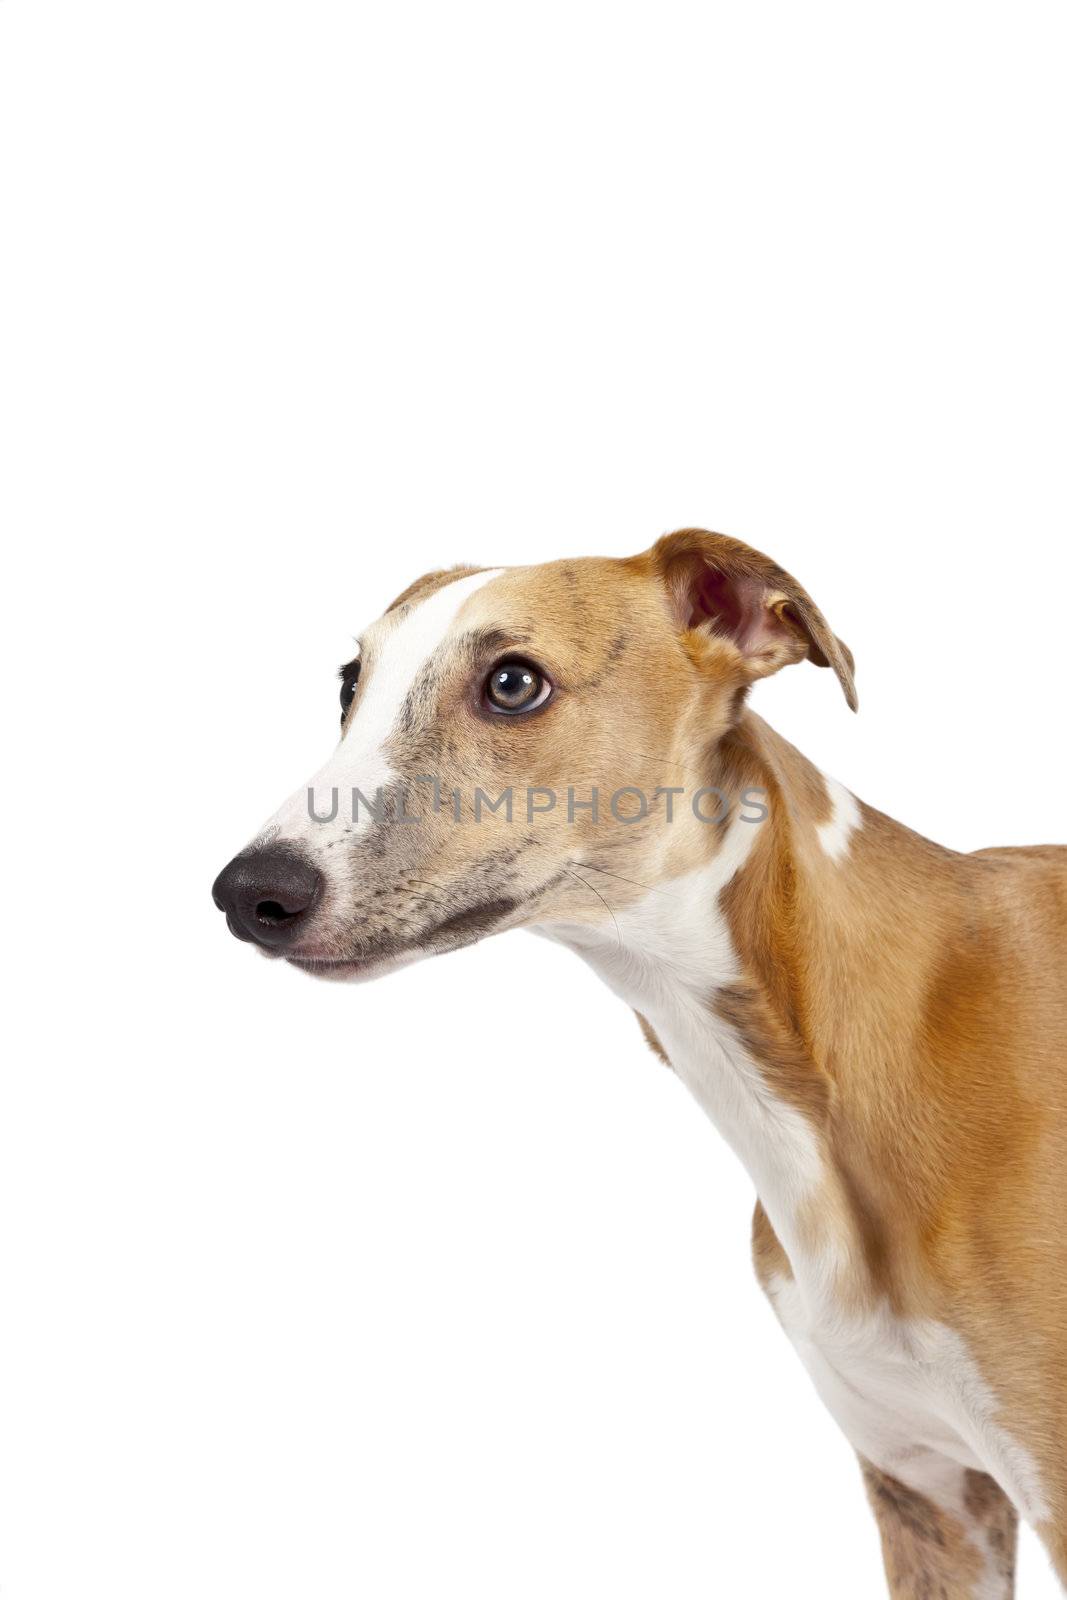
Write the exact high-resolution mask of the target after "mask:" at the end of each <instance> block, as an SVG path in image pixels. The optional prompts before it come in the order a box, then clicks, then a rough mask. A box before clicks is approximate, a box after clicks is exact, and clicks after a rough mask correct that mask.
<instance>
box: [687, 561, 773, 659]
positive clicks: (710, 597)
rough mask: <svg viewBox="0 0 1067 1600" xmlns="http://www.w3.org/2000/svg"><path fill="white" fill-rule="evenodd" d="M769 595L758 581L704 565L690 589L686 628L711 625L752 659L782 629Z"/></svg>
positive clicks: (698, 570) (696, 573)
mask: <svg viewBox="0 0 1067 1600" xmlns="http://www.w3.org/2000/svg"><path fill="white" fill-rule="evenodd" d="M765 594H766V591H765V589H764V586H763V584H762V583H760V582H759V580H758V579H756V578H742V577H735V576H731V575H730V574H729V573H726V572H719V571H717V570H716V568H714V567H709V566H708V565H707V563H706V562H705V561H701V562H700V564H699V566H698V568H697V570H696V572H695V573H693V574H692V581H691V583H690V585H689V586H688V600H689V612H690V615H689V620H688V621H687V623H686V626H687V627H689V628H699V627H700V626H701V624H702V623H705V622H710V623H711V624H712V626H713V627H714V629H715V631H716V633H720V634H722V635H724V637H726V638H728V639H732V640H733V642H734V644H736V645H737V648H738V649H739V650H742V651H744V653H745V654H746V655H751V654H753V653H755V652H756V651H758V650H760V649H762V648H763V647H764V646H765V645H767V644H768V643H769V641H770V640H771V638H772V637H773V636H774V634H775V633H776V632H777V631H778V630H779V629H780V627H781V624H780V623H779V621H778V618H777V617H776V616H775V614H774V612H773V611H771V610H770V609H769V608H768V607H767V605H766V604H765Z"/></svg>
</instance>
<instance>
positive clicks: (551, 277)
mask: <svg viewBox="0 0 1067 1600" xmlns="http://www.w3.org/2000/svg"><path fill="white" fill-rule="evenodd" d="M1064 44H1065V38H1064V21H1063V12H1062V8H1061V7H1060V6H1059V5H1029V4H1021V5H1015V6H1011V7H1008V6H1002V7H987V6H984V5H973V4H969V5H958V6H953V5H939V4H936V3H935V4H930V3H928V0H923V3H922V4H903V5H895V6H879V7H872V6H856V5H851V4H842V5H838V6H833V5H815V6H798V5H783V4H777V5H775V4H771V5H766V6H739V5H730V6H725V5H706V4H702V5H692V6H678V5H659V6H655V7H653V6H647V7H640V8H639V7H634V6H628V5H613V6H607V5H604V6H590V5H582V4H574V3H570V4H567V5H556V4H542V5H540V6H536V7H533V6H525V7H518V6H512V5H500V4H485V5H471V4H458V5H456V4H452V5H429V4H425V3H415V4H409V5H399V6H387V5H373V6H372V5H369V4H363V3H359V4H353V3H345V4H339V3H338V4H330V3H315V0H310V3H305V4H302V5H299V6H298V5H284V6H283V5H279V4H276V3H272V0H255V3H252V0H211V3H210V4H209V3H205V0H183V3H181V4H179V3H176V0H174V3H162V0H156V3H154V4H145V3H143V0H142V3H132V0H131V3H127V4H120V3H115V0H94V3H92V4H87V3H85V0H79V3H59V0H36V3H34V4H32V5H31V4H28V3H22V0H5V3H3V4H2V6H0V163H2V192H0V227H2V248H0V277H2V299H0V316H2V319H3V329H2V336H3V348H2V352H0V356H2V372H0V385H2V398H0V406H2V415H0V448H2V450H3V482H2V494H3V524H4V533H5V536H6V551H7V554H6V560H5V568H6V577H5V582H4V590H3V619H4V621H3V630H2V632H3V646H4V652H5V658H6V666H5V672H4V676H5V720H6V729H5V738H4V749H5V752H6V754H7V755H8V757H9V761H10V765H9V768H8V777H7V782H6V784H5V789H6V800H7V821H6V824H5V833H4V839H5V850H4V857H5V859H4V867H3V873H2V879H3V883H4V886H5V894H6V906H5V913H6V914H5V916H4V918H3V922H2V927H3V934H4V937H5V940H6V941H7V942H8V943H9V946H10V948H9V954H8V959H7V966H6V979H7V982H8V985H9V998H8V1001H7V1006H6V1009H5V1012H4V1029H5V1034H6V1042H7V1045H8V1049H7V1051H6V1060H5V1063H4V1066H3V1070H2V1078H0V1087H2V1107H0V1595H2V1596H3V1600H95V1597H97V1596H99V1597H102V1600H103V1597H106V1600H146V1597H149V1600H170V1597H182V1600H191V1597H196V1600H245V1597H248V1600H283V1597H284V1600H309V1597H313V1600H340V1597H355V1596H359V1597H368V1600H393V1597H404V1600H407V1597H420V1600H421V1597H424V1596H437V1595H453V1594H454V1595H457V1596H460V1595H462V1596H463V1597H464V1600H478V1597H493V1600H496V1597H499V1596H508V1597H513V1596H516V1597H525V1596H537V1597H542V1596H548V1595H551V1596H561V1597H567V1600H569V1597H583V1600H584V1597H587V1596H601V1595H603V1596H608V1595H610V1596H612V1597H613V1600H622V1597H641V1600H646V1597H649V1596H667V1597H671V1600H683V1597H697V1596H707V1595H709V1594H715V1595H723V1596H731V1597H732V1596H742V1597H746V1600H747V1597H748V1596H778V1595H782V1594H787V1593H788V1594H791V1595H792V1594H797V1595H807V1594H812V1595H814V1594H818V1595H819V1596H820V1597H821V1600H832V1597H842V1600H855V1597H857V1596H868V1595H872V1596H874V1595H878V1594H879V1593H881V1592H882V1588H881V1583H882V1580H881V1577H880V1564H879V1558H878V1552H877V1545H876V1536H875V1531H874V1525H873V1522H872V1520H871V1518H870V1517H869V1515H868V1512H867V1510H866V1506H865V1503H864V1501H863V1498H862V1492H861V1489H860V1485H859V1481H858V1475H857V1472H856V1469H855V1467H854V1465H853V1461H852V1457H851V1455H850V1452H849V1450H848V1447H847V1446H846V1445H845V1444H844V1442H843V1441H842V1440H841V1439H840V1438H839V1436H838V1435H837V1434H836V1432H835V1430H834V1427H833V1425H832V1423H831V1422H830V1421H829V1419H828V1418H827V1417H826V1416H825V1415H824V1414H823V1412H822V1411H821V1409H820V1407H819V1405H818V1403H817V1401H816V1400H815V1398H814V1396H813V1394H812V1393H811V1392H810V1390H809V1387H808V1384H807V1380H806V1379H805V1377H804V1375H803V1373H802V1371H801V1369H800V1367H799V1365H798V1363H797V1362H796V1359H795V1357H794V1356H793V1354H792V1352H791V1351H790V1349H789V1347H788V1345H787V1344H786V1342H785V1341H784V1339H783V1337H782V1335H781V1334H780V1332H779V1331H778V1328H777V1326H776V1324H775V1323H774V1320H773V1317H772V1315H771V1313H770V1311H769V1309H768V1308H767V1307H766V1306H765V1304H764V1302H763V1300H762V1298H761V1296H760V1295H759V1293H758V1291H757V1289H756V1286H755V1283H754V1280H753V1279H752V1276H751V1271H750V1268H749V1264H748V1243H747V1236H748V1222H749V1212H750V1207H751V1200H752V1195H751V1192H750V1187H749V1183H748V1180H747V1178H746V1177H745V1175H744V1173H743V1172H741V1171H740V1169H739V1168H737V1167H736V1165H735V1164H734V1162H733V1159H732V1157H731V1156H730V1155H729V1154H728V1153H727V1151H726V1149H725V1146H723V1145H722V1144H721V1143H720V1141H719V1139H718V1137H717V1135H716V1134H715V1132H714V1130H713V1129H712V1128H711V1127H710V1125H708V1124H707V1123H706V1122H705V1121H704V1119H703V1117H702V1115H701V1113H700V1112H699V1111H698V1109H697V1108H696V1106H695V1105H693V1104H691V1103H689V1102H688V1101H687V1099H686V1096H685V1093H684V1091H683V1090H682V1088H681V1087H680V1086H679V1085H678V1083H677V1082H676V1081H675V1080H674V1079H673V1078H672V1076H671V1075H670V1074H669V1073H668V1072H667V1071H666V1070H665V1069H663V1068H662V1067H661V1066H660V1065H659V1064H658V1063H657V1062H656V1061H655V1059H654V1058H653V1057H652V1056H651V1055H650V1054H649V1053H648V1052H647V1051H646V1050H645V1048H644V1046H643V1044H642V1042H641V1040H640V1038H639V1035H638V1032H637V1027H636V1024H635V1023H634V1021H633V1019H632V1017H631V1016H630V1015H629V1014H628V1013H627V1012H626V1010H625V1009H624V1008H623V1007H621V1006H620V1005H619V1004H618V1003H617V1002H616V1001H615V1000H613V999H612V997H611V996H610V995H609V994H608V992H607V990H605V989H601V988H599V987H598V985H597V983H596V981H595V979H594V978H593V977H592V976H591V975H590V974H589V973H587V972H586V971H585V970H584V969H583V968H581V967H580V965H579V964H578V963H577V962H575V961H574V960H573V958H571V957H569V956H568V955H567V954H566V953H564V952H563V951H561V950H558V949H555V948H553V947H551V946H549V945H547V944H545V943H543V942H542V941H539V940H536V939H532V938H529V937H528V936H526V935H520V934H513V935H509V936H507V937H506V938H503V939H499V940H496V941H489V942H488V943H486V944H484V945H483V946H481V947H479V948H478V949H476V950H472V951H467V952H465V953H463V954H462V955H458V956H453V957H448V958H445V959H443V960H441V961H439V962H437V963H427V964H425V965H422V966H419V967H416V968H413V969H410V970H408V971H405V972H403V973H401V974H399V975H397V976H395V977H392V978H390V979H387V980H385V981H383V982H381V983H380V984H377V985H373V986H368V987H360V988H345V987H333V986H321V985H317V984H315V983H313V982H312V981H310V980H307V979H304V978H302V977H301V976H299V975H297V974H296V973H295V972H292V971H289V970H279V968H278V966H277V965H276V964H270V963H267V962H265V961H262V960H260V959H259V958H258V957H257V956H256V955H255V953H254V952H252V951H251V950H249V949H248V948H247V947H244V946H240V945H238V944H237V943H236V942H235V941H234V940H233V939H231V938H230V937H229V936H228V935H227V933H226V931H225V928H224V926H223V923H222V919H221V918H220V917H219V916H218V914H217V913H216V912H215V911H214V909H213V907H212V905H211V901H210V898H209V893H208V890H209V886H210V883H211V880H212V878H213V877H214V876H215V874H216V872H217V871H218V870H219V868H220V867H221V866H222V865H223V864H224V862H225V861H226V860H227V859H228V858H229V856H230V855H231V854H232V853H233V851H234V850H235V849H237V848H238V847H239V846H240V845H241V844H243V843H244V842H245V840H246V839H247V837H248V836H249V835H250V834H251V833H252V832H253V830H254V829H255V828H256V827H257V826H258V825H259V824H260V823H261V822H262V820H263V819H264V817H265V816H267V815H268V814H269V813H270V812H271V811H272V810H273V809H274V807H275V805H276V804H277V803H278V802H279V801H280V800H281V799H282V798H283V797H284V796H285V795H286V794H288V793H289V792H290V791H291V790H292V789H293V788H294V787H296V785H297V784H299V783H300V782H301V781H302V780H303V779H304V778H305V777H306V776H307V774H308V773H310V772H311V771H312V770H313V769H314V768H315V767H316V766H317V765H318V764H319V762H320V761H321V760H322V759H324V758H325V756H326V754H327V753H328V751H329V749H330V748H331V747H332V744H333V741H334V737H335V728H336V717H337V711H336V691H337V685H336V681H335V678H334V676H333V673H334V668H335V666H336V664H337V662H338V661H339V660H340V659H341V658H342V655H343V654H344V651H345V645H346V643H347V641H348V640H349V639H350V638H351V637H352V636H353V635H354V634H355V633H356V632H358V630H359V628H360V627H361V626H362V625H363V624H364V623H365V622H367V621H368V620H369V619H370V618H372V617H373V616H375V615H376V614H377V613H378V612H379V611H380V609H381V608H382V607H383V605H385V604H386V603H387V602H388V601H389V600H390V599H391V598H392V597H393V595H394V594H395V593H396V592H397V591H398V590H399V589H401V588H402V587H404V586H405V585H406V583H407V582H408V581H409V580H410V579H412V578H413V577H415V576H416V575H417V574H419V573H421V572H422V571H424V570H426V569H427V568H430V567H434V566H438V565H441V564H448V563H451V562H454V561H459V560H466V561H472V562H476V563H478V562H484V563H487V564H495V563H524V562H530V561H536V560H538V559H542V558H548V557H555V556H558V555H562V554H587V553H604V554H625V553H630V552H633V551H636V550H639V549H642V548H644V547H645V546H646V545H648V544H649V543H650V542H651V541H652V539H653V538H654V537H655V536H657V535H658V534H659V533H660V532H662V531H664V530H665V529H667V528H670V527H672V526H676V525H679V524H682V523H688V522H698V523H703V524H706V525H710V526H712V527H717V528H721V529H724V530H726V531H729V532H732V533H734V534H737V535H739V536H741V537H743V538H746V539H748V540H749V541H750V542H752V543H754V544H756V545H757V546H759V547H761V548H763V549H765V550H768V551H769V552H770V553H771V554H773V555H774V556H775V557H776V558H777V559H778V560H780V561H781V562H782V563H783V564H785V565H786V566H787V567H789V568H790V569H792V570H793V571H794V572H795V573H796V574H797V576H798V577H799V578H800V579H801V581H802V582H803V583H804V584H805V585H806V586H807V587H808V588H809V589H810V590H811V591H812V593H813V594H814V596H815V598H816V600H817V601H818V602H819V604H820V605H821V606H822V607H823V609H824V610H825V611H826V613H827V615H828V616H829V618H830V621H831V623H832V625H833V626H834V627H835V628H836V629H837V630H838V631H839V632H840V633H841V635H842V636H843V637H844V638H845V639H847V640H848V641H849V642H850V644H851V645H852V647H853V649H854V650H855V653H856V657H857V664H858V676H859V684H860V693H861V701H862V709H861V713H860V716H859V717H858V718H853V717H852V716H850V715H849V713H848V712H847V710H846V709H845V707H844V703H843V701H842V699H841V697H840V694H839V693H838V692H837V690H836V687H835V684H834V682H833V679H832V677H831V676H830V674H828V673H818V672H813V671H811V670H810V669H809V668H807V667H803V668H798V669H796V670H794V671H791V672H789V673H787V674H784V675H783V676H782V677H781V678H779V679H777V680H775V681H774V682H773V683H771V684H767V685H764V686H761V687H760V688H759V690H758V691H757V695H756V700H755V703H756V706H757V708H758V709H760V710H761V711H763V712H764V714H765V715H767V716H768V717H769V718H770V719H771V720H772V721H773V722H775V723H776V725H777V726H778V727H779V728H780V729H781V730H782V731H783V732H785V733H786V734H787V735H788V736H789V737H791V738H793V739H794V740H795V741H796V742H797V743H798V744H800V745H801V746H802V747H803V748H804V749H805V751H807V752H808V753H809V754H810V755H811V756H812V757H813V758H814V759H815V760H817V761H818V762H819V763H820V765H822V766H823V767H824V768H825V769H827V770H829V771H830V772H832V773H834V774H836V776H838V777H839V778H841V779H842V780H843V781H844V782H846V783H847V784H848V785H849V786H850V787H852V788H853V789H855V790H856V791H857V792H858V793H859V794H861V795H862V796H863V797H864V798H865V799H867V800H869V801H871V802H872V803H874V804H876V805H878V806H880V807H881V808H882V809H884V810H887V811H889V812H891V813H892V814H894V815H896V816H898V817H900V818H902V819H903V820H905V821H908V822H910V823H911V824H913V825H914V826H916V827H919V828H920V829H922V830H923V831H925V832H928V833H930V834H932V835H933V836H934V837H936V838H938V839H940V840H942V841H944V842H946V843H949V844H953V845H956V846H958V847H961V848H972V847H975V846H978V845H981V844H991V843H1012V842H1019V843H1022V842H1027V841H1039V840H1040V841H1044V840H1055V839H1063V837H1064V827H1063V795H1062V785H1063V781H1064V776H1065V774H1064V766H1063V754H1062V685H1063V659H1062V651H1063V643H1062V641H1063V610H1064V600H1065V579H1067V563H1065V557H1064V553H1063V538H1064V533H1065V489H1064V474H1063V444H1064V437H1065V423H1067V416H1065V398H1064V395H1065V391H1064V376H1063V375H1064V371H1065V370H1067V328H1065V313H1064V304H1065V297H1064V292H1063V289H1064V283H1065V282H1067V251H1065V243H1064V221H1063V216H1064V212H1063V150H1064V140H1065V137H1067V127H1065V113H1064V97H1063V93H1062V86H1063V78H1064V65H1065V62H1064V56H1065V52H1064ZM1022 1576H1023V1584H1022V1593H1023V1595H1024V1596H1028V1597H1030V1600H1036V1597H1039V1596H1051V1595H1053V1594H1054V1593H1056V1592H1058V1591H1057V1589H1056V1585H1055V1583H1054V1581H1053V1580H1052V1578H1051V1577H1050V1576H1049V1574H1048V1572H1047V1568H1046V1566H1045V1563H1044V1558H1043V1557H1042V1555H1041V1554H1040V1552H1039V1550H1038V1549H1037V1547H1036V1545H1035V1544H1034V1543H1033V1541H1032V1540H1028V1541H1027V1543H1026V1545H1025V1548H1024V1552H1023V1575H1022Z"/></svg>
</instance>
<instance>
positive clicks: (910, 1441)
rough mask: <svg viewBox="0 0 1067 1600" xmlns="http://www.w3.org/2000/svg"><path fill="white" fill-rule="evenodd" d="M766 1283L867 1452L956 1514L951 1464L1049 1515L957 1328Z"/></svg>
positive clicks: (838, 1417) (850, 1435)
mask: <svg viewBox="0 0 1067 1600" xmlns="http://www.w3.org/2000/svg"><path fill="white" fill-rule="evenodd" d="M770 1293H771V1301H772V1304H773V1305H774V1308H775V1311H776V1312H777V1315H778V1319H779V1321H780V1322H781V1324H782V1326H783V1328H784V1329H785V1331H786V1332H787V1333H788V1335H789V1337H790V1339H791V1340H792V1342H793V1345H794V1346H795V1348H796V1351H797V1353H798V1355H799V1356H800V1358H801V1360H802V1361H803V1363H804V1365H805V1367H806V1368H807V1369H808V1373H809V1375H810V1377H811V1379H812V1382H813V1383H814V1385H815V1388H816V1389H817V1391H818V1393H819V1397H820V1398H821V1400H822V1402H823V1404H824V1405H825V1406H826V1408H827V1410H828V1411H829V1412H830V1414H831V1415H832V1416H833V1418H834V1420H835V1421H836V1422H837V1424H838V1426H839V1427H840V1428H841V1430H842V1432H843V1433H844V1434H845V1436H846V1438H847V1439H848V1440H849V1441H850V1443H851V1444H852V1445H853V1446H854V1448H855V1449H856V1450H858V1451H859V1452H860V1454H861V1455H863V1456H866V1458H867V1460H868V1461H870V1462H872V1463H873V1464H874V1465H875V1466H876V1467H879V1468H880V1469H881V1470H882V1471H883V1472H888V1473H890V1474H891V1475H892V1476H893V1477H894V1478H899V1479H900V1481H901V1482H902V1483H904V1484H907V1486H908V1487H909V1488H911V1489H914V1490H915V1491H916V1492H917V1493H919V1494H925V1495H928V1496H929V1497H930V1499H932V1500H934V1501H935V1502H936V1503H937V1504H938V1505H941V1506H943V1507H944V1508H945V1509H946V1510H948V1511H951V1512H953V1514H955V1515H959V1514H960V1503H959V1494H958V1487H957V1486H958V1482H959V1474H958V1473H957V1472H955V1471H954V1470H953V1468H954V1467H956V1468H971V1469H973V1470H975V1471H984V1472H988V1473H989V1474H990V1476H991V1477H993V1478H995V1479H996V1481H997V1482H998V1483H999V1484H1000V1485H1001V1487H1002V1488H1003V1489H1004V1491H1005V1493H1006V1494H1007V1495H1008V1496H1009V1497H1010V1498H1011V1500H1012V1501H1013V1502H1014V1504H1015V1505H1016V1506H1017V1508H1018V1510H1019V1511H1020V1513H1021V1514H1022V1516H1024V1517H1025V1518H1026V1520H1027V1521H1028V1522H1030V1523H1031V1524H1033V1525H1036V1524H1037V1523H1039V1522H1041V1521H1043V1520H1044V1519H1045V1518H1046V1517H1047V1516H1048V1514H1049V1511H1048V1506H1047V1504H1046V1502H1045V1498H1044V1495H1043V1493H1042V1490H1041V1482H1040V1476H1039V1473H1038V1470H1037V1466H1036V1464H1035V1462H1034V1460H1033V1458H1032V1457H1031V1455H1030V1453H1029V1452H1028V1451H1027V1450H1025V1449H1024V1448H1023V1447H1022V1446H1021V1445H1019V1444H1017V1443H1016V1441H1015V1440H1014V1439H1013V1438H1012V1437H1011V1435H1010V1434H1009V1433H1008V1432H1007V1431H1006V1429H1004V1428H1003V1427H1002V1426H1001V1425H1000V1423H999V1422H998V1421H997V1402H996V1397H995V1396H994V1394H993V1392H992V1390H991V1389H990V1388H989V1385H988V1384H987V1383H986V1382H985V1379H984V1378H983V1377H982V1374H981V1373H980V1371H979V1370H978V1367H977V1364H976V1363H975V1361H974V1358H973V1357H972V1356H971V1354H970V1352H969V1350H968V1349H967V1346H966V1344H965V1342H964V1340H963V1339H962V1338H961V1337H960V1335H959V1334H958V1333H956V1332H955V1331H954V1330H953V1329H951V1328H948V1327H946V1326H945V1325H944V1324H943V1323H940V1322H934V1321H931V1320H927V1319H903V1318H900V1317H896V1316H894V1315H893V1313H892V1312H891V1311H890V1309H889V1308H888V1306H886V1305H884V1304H883V1305H881V1306H879V1307H877V1308H875V1309H873V1310H872V1311H870V1312H869V1313H867V1314H866V1315H864V1316H846V1315H842V1313H841V1309H840V1306H839V1305H838V1304H836V1303H834V1302H832V1301H828V1300H823V1299H821V1298H820V1297H819V1296H817V1295H816V1296H813V1295H811V1294H808V1293H806V1292H805V1289H804V1284H803V1280H802V1279H801V1278H798V1279H797V1280H796V1281H794V1280H790V1279H788V1278H784V1277H781V1276H779V1277H776V1278H775V1279H774V1280H773V1282H772V1284H771V1290H770ZM998 1592H999V1591H998Z"/></svg>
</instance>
